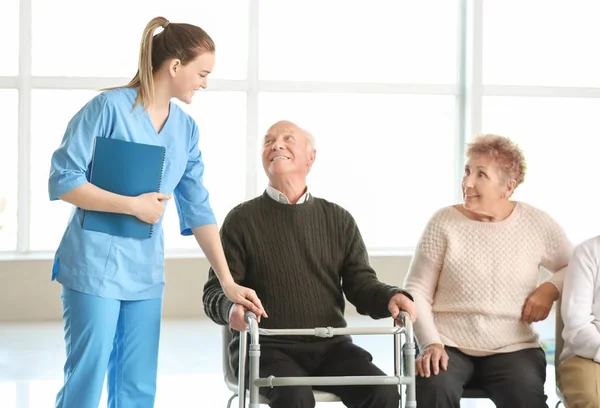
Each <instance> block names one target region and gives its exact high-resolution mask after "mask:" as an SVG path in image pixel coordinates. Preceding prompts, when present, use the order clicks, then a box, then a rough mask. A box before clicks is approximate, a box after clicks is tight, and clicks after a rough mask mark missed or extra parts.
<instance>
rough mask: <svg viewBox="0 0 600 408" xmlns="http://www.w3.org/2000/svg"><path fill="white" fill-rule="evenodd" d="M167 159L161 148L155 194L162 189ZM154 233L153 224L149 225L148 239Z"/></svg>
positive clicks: (164, 150) (164, 151)
mask: <svg viewBox="0 0 600 408" xmlns="http://www.w3.org/2000/svg"><path fill="white" fill-rule="evenodd" d="M166 157H167V149H165V148H164V146H163V148H162V163H161V164H160V175H159V176H158V185H157V186H156V192H157V193H160V189H161V187H162V179H163V173H164V171H165V159H166ZM153 233H154V224H153V225H150V231H149V233H148V238H152V234H153Z"/></svg>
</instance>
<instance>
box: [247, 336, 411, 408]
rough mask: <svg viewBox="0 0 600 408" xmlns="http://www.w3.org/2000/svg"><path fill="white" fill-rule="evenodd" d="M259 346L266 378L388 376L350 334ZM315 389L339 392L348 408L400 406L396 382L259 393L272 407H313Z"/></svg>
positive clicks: (261, 367) (271, 389)
mask: <svg viewBox="0 0 600 408" xmlns="http://www.w3.org/2000/svg"><path fill="white" fill-rule="evenodd" d="M260 349H261V350H260V351H261V353H260V376H261V377H263V378H264V377H268V376H270V375H273V376H275V377H302V376H311V377H312V376H349V375H353V376H354V375H361V376H362V375H386V374H385V373H384V372H383V371H381V370H380V369H379V368H377V366H375V365H374V364H373V362H372V361H373V357H372V356H371V354H370V353H369V352H367V351H366V350H364V349H362V348H360V347H358V346H357V345H355V344H354V343H352V341H351V339H350V338H348V337H334V338H332V339H323V340H318V341H315V342H307V343H302V342H301V343H298V342H289V343H288V342H282V343H279V342H277V343H261V346H260ZM246 367H247V369H248V365H247V366H246ZM246 379H248V371H246ZM313 388H314V389H315V390H319V391H326V392H329V393H332V394H335V395H337V396H338V397H339V398H340V399H341V400H342V402H343V403H344V404H345V405H346V407H349V408H398V406H399V403H400V395H399V393H398V387H397V386H395V385H364V386H347V385H346V386H326V387H321V386H315V387H307V386H298V387H288V386H285V387H273V388H263V387H261V388H259V392H260V394H261V395H264V396H266V397H267V398H268V399H269V401H270V404H269V406H270V407H272V408H313V407H314V406H315V399H314V396H313V392H312V390H313Z"/></svg>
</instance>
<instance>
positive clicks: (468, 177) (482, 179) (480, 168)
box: [462, 156, 509, 214]
mask: <svg viewBox="0 0 600 408" xmlns="http://www.w3.org/2000/svg"><path fill="white" fill-rule="evenodd" d="M462 189H463V201H464V206H465V208H466V209H468V210H470V211H472V212H474V213H479V214H486V213H488V211H489V210H491V209H493V208H494V207H495V206H496V205H497V204H498V203H499V202H500V201H501V200H504V199H507V198H508V197H509V187H508V185H507V183H506V182H505V180H504V179H503V177H501V169H500V167H499V166H498V163H497V162H496V161H495V160H494V159H493V158H491V157H489V156H474V157H471V158H469V160H468V161H467V164H466V166H465V173H464V175H463V182H462Z"/></svg>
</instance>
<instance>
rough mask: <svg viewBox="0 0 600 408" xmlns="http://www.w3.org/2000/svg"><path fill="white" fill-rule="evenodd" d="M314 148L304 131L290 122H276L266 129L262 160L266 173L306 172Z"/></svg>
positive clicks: (311, 161)
mask: <svg viewBox="0 0 600 408" xmlns="http://www.w3.org/2000/svg"><path fill="white" fill-rule="evenodd" d="M314 160H315V150H314V149H313V148H312V146H311V145H310V142H309V140H308V138H307V136H306V133H305V132H304V131H303V130H302V129H300V128H299V127H298V126H296V125H295V124H293V123H291V122H287V121H284V122H278V123H276V124H275V125H273V126H271V128H270V129H269V130H268V131H267V134H266V135H265V138H264V143H263V154H262V161H263V167H264V169H265V172H266V173H267V175H271V176H276V175H283V174H292V173H296V174H303V175H306V174H308V170H309V169H310V166H311V165H312V163H313V162H314Z"/></svg>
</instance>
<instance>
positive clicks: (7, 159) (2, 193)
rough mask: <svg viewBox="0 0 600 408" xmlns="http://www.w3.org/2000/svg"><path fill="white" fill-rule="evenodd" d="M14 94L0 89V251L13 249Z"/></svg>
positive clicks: (14, 220)
mask: <svg viewBox="0 0 600 408" xmlns="http://www.w3.org/2000/svg"><path fill="white" fill-rule="evenodd" d="M18 103H19V99H18V94H17V92H16V91H15V90H1V89H0V112H2V117H3V119H2V132H3V133H4V134H5V135H8V137H2V138H1V141H0V251H14V250H16V249H17V207H18V203H17V156H18V155H17V152H18V144H17V142H18V140H19V139H18V138H17V122H18V121H17V112H18V108H17V106H18Z"/></svg>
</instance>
